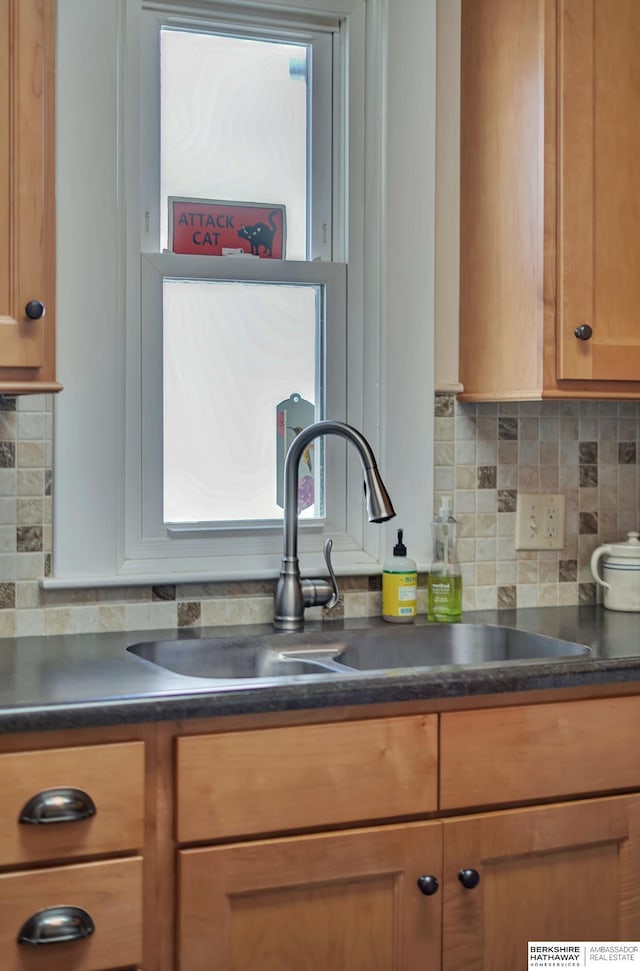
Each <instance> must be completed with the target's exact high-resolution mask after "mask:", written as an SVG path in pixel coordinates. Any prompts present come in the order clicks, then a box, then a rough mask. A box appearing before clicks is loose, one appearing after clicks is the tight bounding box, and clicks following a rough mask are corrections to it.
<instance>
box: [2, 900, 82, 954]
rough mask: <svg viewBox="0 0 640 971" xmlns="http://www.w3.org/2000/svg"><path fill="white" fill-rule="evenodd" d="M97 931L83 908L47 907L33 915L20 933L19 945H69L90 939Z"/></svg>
mask: <svg viewBox="0 0 640 971" xmlns="http://www.w3.org/2000/svg"><path fill="white" fill-rule="evenodd" d="M95 929H96V925H95V924H94V923H93V920H92V919H91V915H90V914H88V913H87V911H86V910H83V909H82V907H47V908H46V909H45V910H39V911H38V912H37V914H32V915H31V917H29V919H28V920H26V921H25V922H24V924H23V925H22V927H21V928H20V931H19V933H18V944H36V945H38V944H68V943H69V942H70V941H81V940H83V939H84V938H85V937H89V936H90V935H91V934H93V932H94V931H95Z"/></svg>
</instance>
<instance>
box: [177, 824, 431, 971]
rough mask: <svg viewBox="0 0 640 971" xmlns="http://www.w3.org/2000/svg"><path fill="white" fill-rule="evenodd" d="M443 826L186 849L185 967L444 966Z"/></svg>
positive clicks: (408, 969)
mask: <svg viewBox="0 0 640 971" xmlns="http://www.w3.org/2000/svg"><path fill="white" fill-rule="evenodd" d="M441 834H442V826H441V824H440V823H415V824H406V825H401V826H385V827H380V828H375V829H363V830H359V831H357V832H356V831H353V830H351V831H344V832H340V833H322V834H317V835H312V836H303V837H297V838H290V839H273V840H264V841H260V842H252V843H243V844H234V845H227V846H217V847H205V848H202V849H193V850H183V851H181V852H180V854H179V880H180V896H179V927H178V948H179V962H178V966H179V968H180V971H211V969H213V968H215V969H216V971H256V968H260V971H302V969H304V971H329V969H330V971H415V969H417V968H425V969H426V968H433V969H436V968H438V967H439V964H440V946H441V922H442V908H441V897H442V893H441V891H440V890H438V889H437V886H438V885H437V884H436V883H434V882H433V881H429V880H427V881H421V885H422V887H423V889H422V890H421V889H420V888H419V885H418V880H419V878H420V877H423V876H425V877H437V878H439V873H440V870H441V865H442V841H441Z"/></svg>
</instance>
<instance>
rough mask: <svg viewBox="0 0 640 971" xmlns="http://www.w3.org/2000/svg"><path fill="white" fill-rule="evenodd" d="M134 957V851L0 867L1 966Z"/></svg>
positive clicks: (123, 963)
mask: <svg viewBox="0 0 640 971" xmlns="http://www.w3.org/2000/svg"><path fill="white" fill-rule="evenodd" d="M85 935H86V936H85ZM141 962H142V858H141V857H132V858H129V859H121V860H105V861H99V862H95V863H86V864H80V865H78V866H62V867H50V868H43V869H41V870H24V871H22V872H19V873H3V874H0V968H2V971H104V969H109V968H126V967H133V966H135V965H139V964H141Z"/></svg>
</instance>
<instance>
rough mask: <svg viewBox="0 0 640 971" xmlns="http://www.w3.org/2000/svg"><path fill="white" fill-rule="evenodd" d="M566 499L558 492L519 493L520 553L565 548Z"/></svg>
mask: <svg viewBox="0 0 640 971" xmlns="http://www.w3.org/2000/svg"><path fill="white" fill-rule="evenodd" d="M564 516H565V497H564V496H563V495H558V494H557V493H554V494H549V493H546V494H544V495H528V494H527V495H525V494H524V493H518V505H517V509H516V549H517V550H561V549H564Z"/></svg>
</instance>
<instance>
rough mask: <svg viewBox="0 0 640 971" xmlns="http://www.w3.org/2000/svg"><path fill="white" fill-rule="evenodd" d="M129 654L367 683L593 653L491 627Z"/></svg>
mask: <svg viewBox="0 0 640 971" xmlns="http://www.w3.org/2000/svg"><path fill="white" fill-rule="evenodd" d="M127 651H129V652H130V653H131V654H135V655H136V656H137V657H139V658H142V659H143V660H144V661H148V662H150V663H151V664H154V665H156V666H157V667H160V668H164V669H165V670H168V671H173V672H174V673H176V674H180V675H186V676H188V677H195V678H208V679H210V680H222V681H225V682H229V681H244V682H247V681H260V682H262V681H271V680H280V679H283V678H299V677H307V676H310V677H316V678H317V677H322V676H324V677H325V678H326V677H339V676H342V677H345V676H351V677H357V676H360V677H363V676H365V677H366V675H367V674H369V675H371V674H372V673H373V672H378V673H379V672H389V671H393V672H394V673H400V672H403V671H406V672H408V671H415V669H416V668H434V667H443V666H445V667H449V666H455V667H459V666H461V665H471V666H477V665H484V664H489V663H493V664H512V663H515V662H526V661H537V660H544V659H547V660H568V659H571V658H579V657H584V656H585V655H588V654H590V653H591V651H590V649H589V648H588V647H586V646H585V645H583V644H574V643H572V642H571V641H565V640H559V639H558V638H555V637H547V636H545V635H543V634H534V633H528V632H526V631H521V630H516V629H515V628H512V627H500V626H490V625H485V624H447V625H441V624H427V625H416V626H413V625H412V626H411V627H394V628H393V629H391V628H386V627H385V628H373V629H366V630H343V631H340V632H339V634H331V633H327V632H326V631H317V632H312V633H310V634H272V635H265V636H263V637H240V636H231V637H216V638H197V637H194V638H188V639H187V638H182V639H180V640H173V641H148V642H143V643H140V644H132V645H130V646H129V647H128V648H127Z"/></svg>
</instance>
